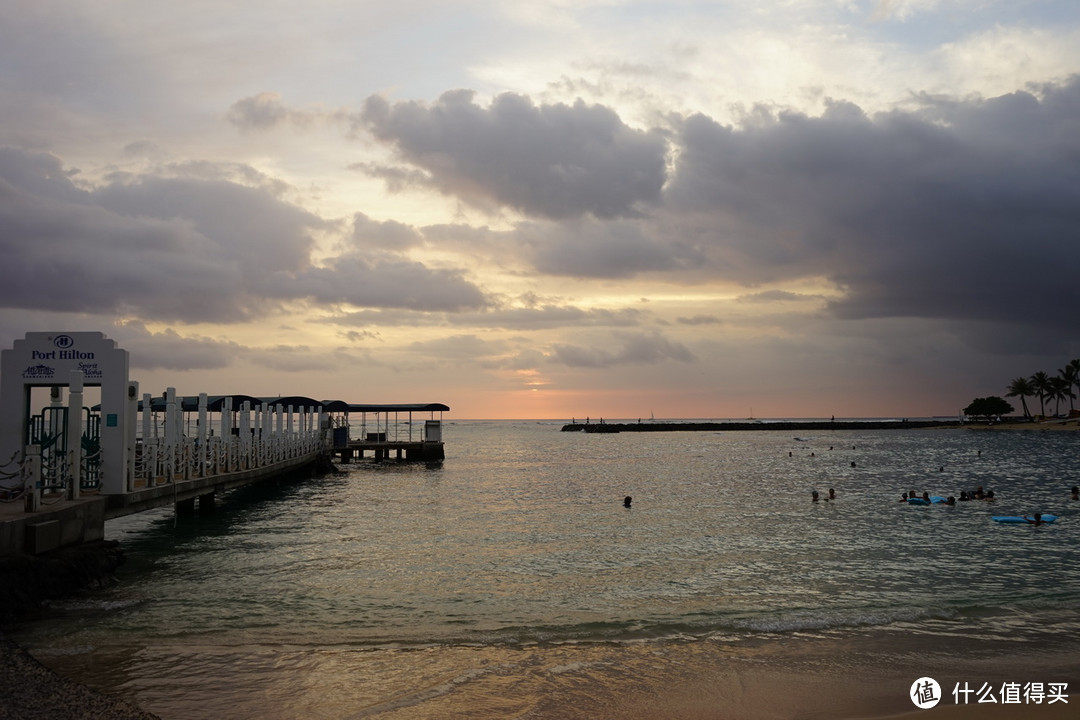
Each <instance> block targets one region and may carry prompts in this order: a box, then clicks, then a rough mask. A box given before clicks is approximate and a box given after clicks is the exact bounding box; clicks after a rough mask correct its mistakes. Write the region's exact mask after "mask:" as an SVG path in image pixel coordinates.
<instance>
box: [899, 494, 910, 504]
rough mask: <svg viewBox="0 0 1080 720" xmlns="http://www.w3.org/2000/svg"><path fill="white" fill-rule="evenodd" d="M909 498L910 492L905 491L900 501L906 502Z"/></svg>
mask: <svg viewBox="0 0 1080 720" xmlns="http://www.w3.org/2000/svg"><path fill="white" fill-rule="evenodd" d="M907 498H908V494H907V493H904V494H903V495H901V496H900V502H902V503H906V502H907Z"/></svg>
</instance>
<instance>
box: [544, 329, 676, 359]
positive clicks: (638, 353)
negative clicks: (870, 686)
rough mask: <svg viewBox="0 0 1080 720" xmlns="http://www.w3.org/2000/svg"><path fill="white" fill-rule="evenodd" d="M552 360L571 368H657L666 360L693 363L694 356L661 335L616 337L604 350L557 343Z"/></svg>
mask: <svg viewBox="0 0 1080 720" xmlns="http://www.w3.org/2000/svg"><path fill="white" fill-rule="evenodd" d="M551 359H552V360H553V361H554V362H557V363H559V364H562V365H568V366H570V367H590V368H605V367H612V366H615V365H654V364H656V363H660V362H663V361H665V360H677V361H679V362H692V361H693V360H694V355H693V353H691V352H690V350H689V349H687V347H686V346H685V345H683V344H681V343H677V342H672V341H671V340H668V339H667V338H665V337H663V336H662V335H660V334H659V333H656V332H653V333H614V334H613V335H612V336H611V341H610V342H608V343H607V344H605V345H603V346H599V345H596V344H590V345H588V346H584V345H571V344H565V343H557V344H555V345H554V346H553V347H552V353H551Z"/></svg>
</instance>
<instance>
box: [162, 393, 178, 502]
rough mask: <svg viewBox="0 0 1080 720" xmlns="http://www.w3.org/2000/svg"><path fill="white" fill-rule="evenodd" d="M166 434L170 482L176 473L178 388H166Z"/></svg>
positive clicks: (166, 457) (173, 479) (166, 453)
mask: <svg viewBox="0 0 1080 720" xmlns="http://www.w3.org/2000/svg"><path fill="white" fill-rule="evenodd" d="M164 435H165V462H166V465H167V467H168V482H174V481H175V475H176V388H166V389H165V430H164Z"/></svg>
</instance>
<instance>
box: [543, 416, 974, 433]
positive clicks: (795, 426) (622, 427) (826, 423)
mask: <svg viewBox="0 0 1080 720" xmlns="http://www.w3.org/2000/svg"><path fill="white" fill-rule="evenodd" d="M962 424H963V423H961V422H960V421H959V420H951V419H941V420H777V421H771V422H762V421H747V422H636V423H603V422H602V423H579V422H575V423H568V424H566V425H563V426H562V431H563V432H586V433H618V432H678V431H697V432H707V431H712V432H726V431H745V430H783V431H786V432H800V431H807V430H815V431H820V430H915V429H920V428H933V427H960V426H961V425H962Z"/></svg>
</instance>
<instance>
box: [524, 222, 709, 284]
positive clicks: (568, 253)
mask: <svg viewBox="0 0 1080 720" xmlns="http://www.w3.org/2000/svg"><path fill="white" fill-rule="evenodd" d="M513 235H514V237H513V240H514V242H515V243H516V245H517V247H518V248H519V250H520V252H521V253H522V255H523V256H524V257H525V258H527V259H528V260H529V262H531V263H532V265H533V266H534V267H535V268H536V269H537V270H538V271H540V272H542V273H545V274H548V275H569V276H571V277H594V278H628V277H633V276H635V275H639V274H641V273H646V272H656V271H672V270H679V269H683V268H686V267H688V266H690V265H691V263H690V260H691V259H692V258H693V257H694V252H693V251H692V250H691V251H688V249H687V248H685V247H683V246H682V245H681V244H680V243H679V242H678V241H677V240H672V239H668V238H664V239H661V238H658V237H656V236H654V235H653V234H651V233H650V226H649V225H648V224H647V223H644V222H634V221H630V220H618V221H611V222H598V221H595V220H579V221H571V222H564V223H559V224H547V223H544V224H537V223H520V224H519V225H518V226H517V228H516V229H515V230H514V234H513Z"/></svg>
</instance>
